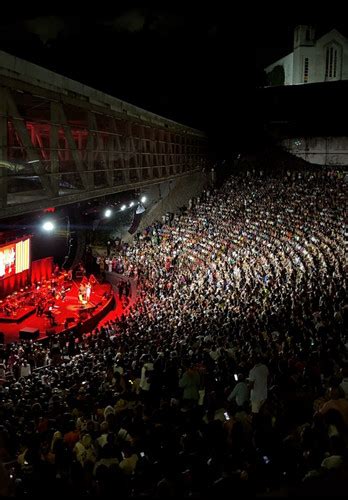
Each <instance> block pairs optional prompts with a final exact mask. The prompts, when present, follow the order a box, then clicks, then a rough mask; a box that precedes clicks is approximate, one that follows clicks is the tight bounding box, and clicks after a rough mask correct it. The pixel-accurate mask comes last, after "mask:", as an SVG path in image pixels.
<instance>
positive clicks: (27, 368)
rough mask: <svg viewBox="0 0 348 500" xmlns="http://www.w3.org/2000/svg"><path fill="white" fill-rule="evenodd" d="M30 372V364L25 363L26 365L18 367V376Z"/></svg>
mask: <svg viewBox="0 0 348 500" xmlns="http://www.w3.org/2000/svg"><path fill="white" fill-rule="evenodd" d="M30 374H31V369H30V365H29V364H28V363H27V364H26V365H22V366H21V369H20V374H19V376H20V377H28V376H29V375H30Z"/></svg>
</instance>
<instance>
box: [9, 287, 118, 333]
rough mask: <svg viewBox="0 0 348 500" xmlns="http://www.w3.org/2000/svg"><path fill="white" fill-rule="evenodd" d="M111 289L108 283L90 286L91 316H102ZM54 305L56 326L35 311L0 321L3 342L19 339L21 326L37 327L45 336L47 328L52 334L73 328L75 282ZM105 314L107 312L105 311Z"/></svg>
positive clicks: (77, 305)
mask: <svg viewBox="0 0 348 500" xmlns="http://www.w3.org/2000/svg"><path fill="white" fill-rule="evenodd" d="M105 294H108V295H109V298H105ZM113 298H114V296H113V291H112V287H111V285H110V284H109V283H105V284H96V285H95V286H94V287H93V288H92V293H91V297H90V302H89V304H88V306H89V307H90V306H91V307H93V306H96V308H95V309H94V310H93V313H92V317H93V316H97V315H98V316H99V317H103V310H104V309H107V306H108V305H110V301H111V300H113ZM56 306H57V307H55V308H54V318H55V322H56V323H57V326H51V323H50V321H49V319H48V318H47V317H46V316H36V314H35V311H34V312H33V314H31V315H30V316H29V317H25V318H23V319H22V320H21V321H18V319H17V320H16V322H13V320H12V322H11V321H9V322H2V323H0V331H1V332H3V334H4V340H5V343H9V342H15V341H18V340H19V330H21V329H22V328H27V327H29V328H38V329H39V331H40V337H39V338H42V337H46V336H47V330H51V331H52V333H53V330H54V334H58V333H61V332H62V331H66V330H67V329H73V328H74V326H75V327H76V326H77V324H78V322H79V321H80V320H79V310H80V309H81V305H80V302H79V300H78V285H77V284H76V283H74V282H73V283H72V286H71V289H70V291H69V292H67V294H66V297H65V300H64V301H62V300H61V299H59V300H57V301H56ZM105 314H107V312H105ZM67 318H74V322H69V325H68V328H67V327H66V325H65V320H66V319H67ZM90 319H91V316H90V315H88V319H87V318H86V319H85V320H82V323H84V322H85V321H86V322H88V321H90Z"/></svg>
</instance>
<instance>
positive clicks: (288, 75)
mask: <svg viewBox="0 0 348 500" xmlns="http://www.w3.org/2000/svg"><path fill="white" fill-rule="evenodd" d="M276 66H283V68H284V85H292V83H293V81H292V75H293V52H291V54H288V55H287V56H285V57H282V58H281V59H278V61H276V62H275V63H273V64H270V65H269V66H267V68H265V72H266V73H267V74H268V73H270V72H271V71H272V70H273V68H275V67H276Z"/></svg>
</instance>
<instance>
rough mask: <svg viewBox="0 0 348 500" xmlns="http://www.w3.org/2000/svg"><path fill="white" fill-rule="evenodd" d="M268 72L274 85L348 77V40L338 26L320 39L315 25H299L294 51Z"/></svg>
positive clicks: (317, 81) (269, 68) (279, 60)
mask: <svg viewBox="0 0 348 500" xmlns="http://www.w3.org/2000/svg"><path fill="white" fill-rule="evenodd" d="M265 72H266V74H267V79H268V84H269V85H271V86H272V85H299V84H306V83H322V82H328V81H339V80H348V39H347V38H346V37H345V36H343V35H342V34H341V33H340V32H339V31H337V30H336V29H332V30H331V31H329V32H328V33H326V34H325V35H323V36H320V37H319V38H316V36H315V29H314V28H313V26H307V25H300V26H296V28H295V30H294V50H293V52H291V53H290V54H288V55H286V56H285V57H282V58H281V59H278V61H275V62H274V63H273V64H270V65H269V66H267V67H266V68H265Z"/></svg>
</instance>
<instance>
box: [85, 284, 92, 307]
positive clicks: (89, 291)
mask: <svg viewBox="0 0 348 500" xmlns="http://www.w3.org/2000/svg"><path fill="white" fill-rule="evenodd" d="M91 292H92V285H91V283H90V282H88V283H87V285H86V300H87V302H89V299H90V297H91Z"/></svg>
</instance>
